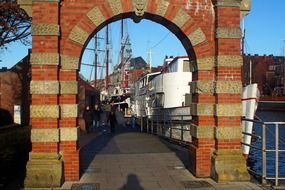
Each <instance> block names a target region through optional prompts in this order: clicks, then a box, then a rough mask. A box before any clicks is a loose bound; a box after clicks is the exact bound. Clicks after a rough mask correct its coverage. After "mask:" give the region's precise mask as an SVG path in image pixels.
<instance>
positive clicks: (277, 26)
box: [0, 0, 285, 79]
mask: <svg viewBox="0 0 285 190" xmlns="http://www.w3.org/2000/svg"><path fill="white" fill-rule="evenodd" d="M284 23H285V0H271V1H266V0H251V12H250V14H249V15H248V16H246V17H245V20H244V26H245V29H246V38H245V52H246V53H250V54H260V55H263V54H267V55H269V54H273V55H283V54H284V53H283V52H284V51H283V47H284V40H285V24H284ZM110 28H111V34H112V35H111V41H112V44H111V46H112V51H111V54H112V65H114V64H116V63H117V62H118V52H119V45H120V41H119V36H120V22H116V23H112V24H111V26H110ZM127 31H128V33H129V34H130V39H131V43H132V49H133V55H134V57H136V56H142V57H143V58H144V59H145V60H146V61H148V54H147V52H148V51H149V47H153V46H155V45H156V44H158V45H157V46H156V47H155V48H153V49H152V51H153V54H152V62H153V65H155V66H156V65H160V64H161V63H162V61H163V59H164V57H165V55H173V56H178V55H186V52H185V50H184V48H183V46H182V45H181V43H180V42H179V41H178V39H177V38H176V37H175V36H174V34H172V33H169V30H168V29H166V28H165V27H164V26H162V25H160V24H157V23H154V22H152V21H149V20H142V21H141V22H140V23H139V24H135V23H133V22H132V21H131V20H128V21H127ZM99 33H100V32H99ZM101 33H102V34H99V35H101V36H102V37H104V33H105V30H104V29H102V32H101ZM91 44H93V42H91ZM100 46H101V47H100V48H101V49H104V41H103V40H100ZM90 47H91V46H90ZM27 52H28V47H26V46H23V45H21V44H20V43H12V44H11V45H9V46H8V49H7V50H0V60H1V62H0V64H1V65H0V67H8V68H10V67H11V66H13V65H14V64H16V63H17V62H18V61H19V60H21V59H22V58H23V57H24V56H25V55H27ZM92 60H93V55H92V54H91V52H90V51H89V52H86V53H85V54H84V56H83V62H88V63H92ZM100 60H101V62H102V61H103V56H102V55H101V58H100ZM81 72H83V73H84V75H85V76H86V78H88V79H89V78H90V75H92V76H93V74H91V73H90V72H91V69H90V67H86V66H85V67H83V66H82V68H81ZM98 75H99V76H100V75H101V73H98Z"/></svg>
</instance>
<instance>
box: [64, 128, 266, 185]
mask: <svg viewBox="0 0 285 190" xmlns="http://www.w3.org/2000/svg"><path fill="white" fill-rule="evenodd" d="M104 130H105V132H104V131H103V130H102V131H99V132H98V131H97V135H94V134H90V135H93V137H92V138H91V139H90V137H88V138H87V139H88V140H85V141H84V143H81V144H82V145H84V147H82V149H81V153H80V155H81V163H80V165H81V166H82V168H81V171H82V172H83V173H82V176H81V179H80V181H79V182H76V183H99V184H100V188H99V189H100V190H116V189H118V190H129V189H130V190H142V189H143V190H162V189H163V190H187V189H194V190H201V189H203V190H208V189H209V190H210V189H211V190H212V189H225V190H226V189H229V190H235V189H237V190H238V189H246V190H247V189H261V188H260V187H259V186H257V185H256V184H253V183H250V182H244V183H224V184H221V183H219V184H217V183H216V182H215V181H213V180H212V179H210V178H195V177H194V176H193V175H192V174H191V173H190V172H189V171H188V169H187V168H188V166H187V164H188V163H187V162H185V161H187V160H188V151H187V150H182V148H181V147H173V146H174V145H172V144H171V145H169V143H168V142H166V141H163V140H161V139H160V138H158V137H157V136H153V135H150V134H145V133H140V132H138V131H136V130H132V129H129V128H125V127H120V128H117V130H116V131H117V134H115V135H110V134H109V133H108V132H109V131H108V130H106V129H104ZM181 150H182V151H181ZM178 151H179V152H178ZM183 151H184V152H183ZM178 155H179V156H178ZM181 155H182V156H181ZM189 181H190V182H193V184H194V185H195V184H198V185H199V183H201V184H205V183H206V184H209V186H205V187H201V188H197V187H195V188H189V187H185V184H188V185H189V184H191V183H190V182H189ZM197 181H198V182H197ZM199 181H200V182H199ZM194 182H196V183H194ZM72 184H73V183H72V182H66V183H64V185H63V186H62V189H70V188H71V186H72ZM193 184H192V185H193Z"/></svg>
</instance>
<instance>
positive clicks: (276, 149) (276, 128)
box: [275, 123, 279, 186]
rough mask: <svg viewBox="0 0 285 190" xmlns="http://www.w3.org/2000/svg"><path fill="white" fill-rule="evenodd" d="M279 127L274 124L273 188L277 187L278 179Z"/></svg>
mask: <svg viewBox="0 0 285 190" xmlns="http://www.w3.org/2000/svg"><path fill="white" fill-rule="evenodd" d="M278 162H279V125H278V123H277V124H275V186H278V181H279V180H278V178H279V168H278V167H279V163H278Z"/></svg>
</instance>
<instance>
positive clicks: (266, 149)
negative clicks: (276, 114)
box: [242, 118, 285, 186]
mask: <svg viewBox="0 0 285 190" xmlns="http://www.w3.org/2000/svg"><path fill="white" fill-rule="evenodd" d="M242 120H243V121H248V122H253V123H256V124H260V125H261V135H256V134H250V133H245V132H243V134H244V135H250V136H252V137H254V138H257V140H261V141H262V142H261V148H260V147H257V146H255V145H252V144H246V143H243V142H242V144H243V145H245V146H250V147H251V148H254V149H257V150H260V151H261V152H262V155H261V161H262V165H261V166H262V169H261V174H258V172H256V171H253V170H250V171H251V172H253V173H254V174H256V175H260V177H261V183H262V184H263V185H265V184H267V182H268V180H273V181H274V185H275V186H279V181H280V180H285V177H281V176H279V166H280V164H279V153H280V152H285V148H284V149H282V148H281V149H280V143H279V142H282V143H283V144H284V145H285V142H283V140H282V139H281V138H280V133H279V131H280V129H279V128H280V127H281V126H282V127H285V122H263V121H259V120H251V119H246V118H243V119H242ZM260 125H256V126H258V127H259V126H260ZM270 126H271V127H272V126H274V131H275V133H274V134H272V132H271V135H272V136H275V139H274V142H273V141H272V143H274V145H271V146H270V143H269V142H267V132H270V130H266V129H267V128H269V127H270ZM271 140H272V139H271ZM255 144H257V143H255ZM268 146H270V147H268ZM270 152H274V153H275V155H274V156H275V157H274V160H275V163H274V165H275V170H274V175H273V176H268V175H267V153H270ZM281 163H282V164H284V166H285V162H284V161H283V162H281ZM282 166H283V165H282ZM274 176H275V177H274Z"/></svg>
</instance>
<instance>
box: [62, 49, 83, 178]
mask: <svg viewBox="0 0 285 190" xmlns="http://www.w3.org/2000/svg"><path fill="white" fill-rule="evenodd" d="M78 63H79V59H78V58H75V57H71V56H68V55H62V56H61V69H60V73H59V78H60V96H59V104H60V108H61V117H60V121H59V125H60V146H59V148H60V152H61V153H62V155H63V162H64V180H65V181H78V180H79V147H78V138H79V132H80V130H79V127H78V120H77V117H78V104H77V94H78V91H79V88H78V82H77V81H78V71H77V69H78Z"/></svg>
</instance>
